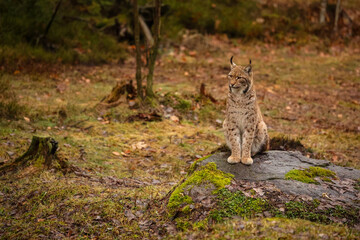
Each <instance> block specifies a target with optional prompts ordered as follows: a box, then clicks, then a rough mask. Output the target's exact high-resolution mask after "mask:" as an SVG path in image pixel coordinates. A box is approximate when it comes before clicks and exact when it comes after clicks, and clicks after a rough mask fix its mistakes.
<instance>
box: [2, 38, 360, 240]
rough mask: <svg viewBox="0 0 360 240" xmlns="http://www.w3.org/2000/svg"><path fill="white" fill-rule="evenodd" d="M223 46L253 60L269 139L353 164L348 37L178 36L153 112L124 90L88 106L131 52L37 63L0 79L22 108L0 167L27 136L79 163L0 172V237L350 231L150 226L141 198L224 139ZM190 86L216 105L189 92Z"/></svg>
mask: <svg viewBox="0 0 360 240" xmlns="http://www.w3.org/2000/svg"><path fill="white" fill-rule="evenodd" d="M189 39H190V38H189ZM185 43H186V44H185ZM190 49H191V50H190ZM129 52H131V54H132V53H133V50H132V49H131V48H129ZM232 55H234V61H235V62H236V63H237V64H239V65H245V64H247V63H248V61H249V58H251V60H252V63H253V71H254V79H255V88H256V91H257V96H258V100H259V104H260V107H261V110H262V113H263V115H264V119H265V122H266V123H267V124H268V127H269V133H270V136H271V137H272V138H274V137H282V138H289V139H295V140H298V141H300V143H301V144H302V145H303V146H304V149H306V152H305V154H307V155H309V156H312V157H316V158H323V159H327V160H330V161H331V162H333V163H334V164H337V165H341V166H348V167H353V168H357V169H360V161H359V159H360V150H359V149H360V134H359V132H360V111H359V110H360V91H359V90H360V48H359V46H348V47H344V46H334V47H331V48H329V49H328V50H326V51H321V50H319V48H318V47H317V46H316V45H315V44H314V45H306V46H302V47H295V46H287V47H279V46H274V45H266V44H258V45H249V44H245V45H243V44H241V43H240V42H239V41H238V40H229V39H227V38H226V37H224V36H209V37H206V38H201V39H200V40H197V41H190V40H189V41H184V44H183V45H181V46H176V47H169V48H167V49H164V50H163V52H162V56H161V58H160V59H159V60H158V62H157V66H156V70H155V86H154V90H155V91H156V93H157V95H158V101H159V102H160V104H159V105H158V106H156V110H157V113H158V114H159V115H161V116H162V119H161V120H160V121H158V118H156V117H154V115H151V114H152V112H150V110H149V108H145V107H141V108H133V109H131V108H129V103H127V102H126V100H125V98H123V99H124V101H123V103H122V104H120V105H119V106H117V107H115V108H112V109H109V110H105V109H100V108H98V107H97V104H98V103H99V102H100V100H101V99H102V98H103V97H105V96H106V95H108V94H109V93H110V91H111V89H112V87H114V86H115V84H116V82H118V81H129V79H133V78H134V75H135V59H134V58H129V59H128V60H126V61H125V62H124V63H121V64H111V65H103V66H63V65H59V66H45V67H44V66H40V65H39V66H35V67H34V68H30V67H29V68H25V69H19V70H17V71H15V72H13V73H3V75H2V77H1V81H2V84H3V83H5V82H7V83H8V84H9V86H10V87H9V89H7V90H6V91H7V92H8V94H10V95H11V96H16V99H17V101H18V104H19V106H21V109H22V110H21V114H20V115H19V116H20V118H18V119H17V120H1V122H0V146H1V147H0V164H6V163H8V162H11V161H12V160H14V159H16V158H17V157H19V156H21V155H22V154H23V153H24V152H25V151H26V149H27V148H28V147H29V144H30V142H31V138H32V136H33V135H36V136H51V137H52V138H54V139H55V140H56V141H58V142H59V150H58V155H59V157H61V158H63V159H67V160H68V161H69V163H70V164H71V165H73V166H76V167H77V168H78V169H81V171H80V172H72V173H67V174H63V173H61V172H57V171H54V170H46V171H36V168H35V167H30V168H27V169H25V170H23V171H20V172H18V173H17V174H15V175H10V174H6V175H3V176H1V177H0V239H14V238H16V239H48V238H49V237H51V238H69V239H72V238H75V239H87V238H89V239H90V238H91V239H93V238H98V239H112V238H118V239H136V238H140V239H143V238H150V239H152V238H154V239H155V238H157V236H158V235H161V234H164V236H166V237H167V238H179V239H181V238H189V239H199V238H211V237H212V238H214V239H215V238H217V237H216V236H222V237H224V238H225V239H234V238H235V239H236V238H238V237H241V236H243V237H254V236H257V237H266V236H267V237H269V238H276V239H277V238H278V237H289V238H298V237H300V238H309V237H314V238H323V237H324V238H327V237H330V238H346V237H348V238H350V239H351V238H356V237H358V236H359V230H355V229H352V228H351V227H349V226H345V225H321V224H318V223H312V222H309V221H306V220H288V219H249V220H243V219H229V220H227V221H226V222H225V223H219V224H215V225H213V226H209V227H206V228H205V229H190V230H188V231H186V232H182V231H179V232H176V233H175V235H172V236H167V235H166V234H167V232H172V231H173V230H174V229H172V230H171V229H170V230H169V229H166V227H164V229H163V230H161V231H160V230H154V229H151V221H163V223H164V226H168V228H171V226H170V225H167V222H169V221H170V219H168V218H167V217H166V213H163V212H162V211H161V210H160V208H159V209H157V208H156V207H152V208H150V207H149V206H151V205H153V206H155V205H156V203H157V202H159V201H160V200H161V199H162V198H163V197H164V196H165V195H166V193H167V192H168V191H170V190H171V189H172V187H173V186H174V185H176V184H177V183H178V182H179V181H180V180H181V179H182V178H184V176H185V175H186V173H187V170H188V168H189V166H190V165H191V163H192V162H194V161H195V160H196V159H198V158H201V157H203V156H206V155H209V154H210V153H211V152H213V151H215V150H216V149H218V148H219V147H220V146H222V145H223V144H224V136H223V134H222V130H221V125H222V121H223V119H224V110H225V98H226V94H227V91H228V87H227V79H226V75H227V73H228V72H229V59H230V57H231V56H232ZM201 83H205V85H206V92H207V93H209V94H211V95H212V96H213V97H214V98H215V99H216V100H217V102H216V103H213V102H211V101H210V100H208V99H206V98H204V97H201V96H200V85H201ZM19 106H18V105H16V106H15V107H19ZM140 113H141V114H140ZM148 120H151V121H148ZM0 166H1V165H0ZM149 209H150V210H149ZM279 229H281V231H278V230H279ZM224 233H226V235H223V234H224Z"/></svg>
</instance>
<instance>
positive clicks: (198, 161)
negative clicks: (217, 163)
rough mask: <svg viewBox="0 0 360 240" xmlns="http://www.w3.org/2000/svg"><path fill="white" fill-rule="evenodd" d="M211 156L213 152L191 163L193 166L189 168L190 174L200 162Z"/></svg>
mask: <svg viewBox="0 0 360 240" xmlns="http://www.w3.org/2000/svg"><path fill="white" fill-rule="evenodd" d="M210 156H212V154H210V155H207V156H205V157H202V158H199V159H197V160H196V161H195V162H193V164H191V166H190V168H189V174H192V173H193V172H194V171H195V170H196V169H197V168H198V166H199V163H200V162H202V161H204V160H205V159H208V158H209V157H210Z"/></svg>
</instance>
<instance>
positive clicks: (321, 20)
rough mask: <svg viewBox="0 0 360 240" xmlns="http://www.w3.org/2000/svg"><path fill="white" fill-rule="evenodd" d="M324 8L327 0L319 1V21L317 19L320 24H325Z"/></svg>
mask: <svg viewBox="0 0 360 240" xmlns="http://www.w3.org/2000/svg"><path fill="white" fill-rule="evenodd" d="M326 7H327V0H321V3H320V19H319V22H320V24H324V23H325V18H326Z"/></svg>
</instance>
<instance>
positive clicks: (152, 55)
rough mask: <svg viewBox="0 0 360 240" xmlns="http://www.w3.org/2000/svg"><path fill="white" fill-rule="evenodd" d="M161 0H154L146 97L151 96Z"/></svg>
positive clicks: (158, 38)
mask: <svg viewBox="0 0 360 240" xmlns="http://www.w3.org/2000/svg"><path fill="white" fill-rule="evenodd" d="M160 1H161V0H155V17H154V46H153V47H152V48H151V49H150V58H149V60H150V61H149V66H148V67H149V73H148V75H147V79H146V97H148V98H153V97H154V96H155V94H154V92H153V78H154V68H155V62H156V57H157V54H158V50H159V43H160V16H161V2H160Z"/></svg>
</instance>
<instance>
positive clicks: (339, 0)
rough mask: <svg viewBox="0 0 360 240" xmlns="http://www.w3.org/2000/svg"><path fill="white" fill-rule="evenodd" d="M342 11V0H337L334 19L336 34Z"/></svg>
mask: <svg viewBox="0 0 360 240" xmlns="http://www.w3.org/2000/svg"><path fill="white" fill-rule="evenodd" d="M340 11H341V0H337V2H336V12H335V21H334V34H335V36H336V35H337V33H338V22H339V15H340Z"/></svg>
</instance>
